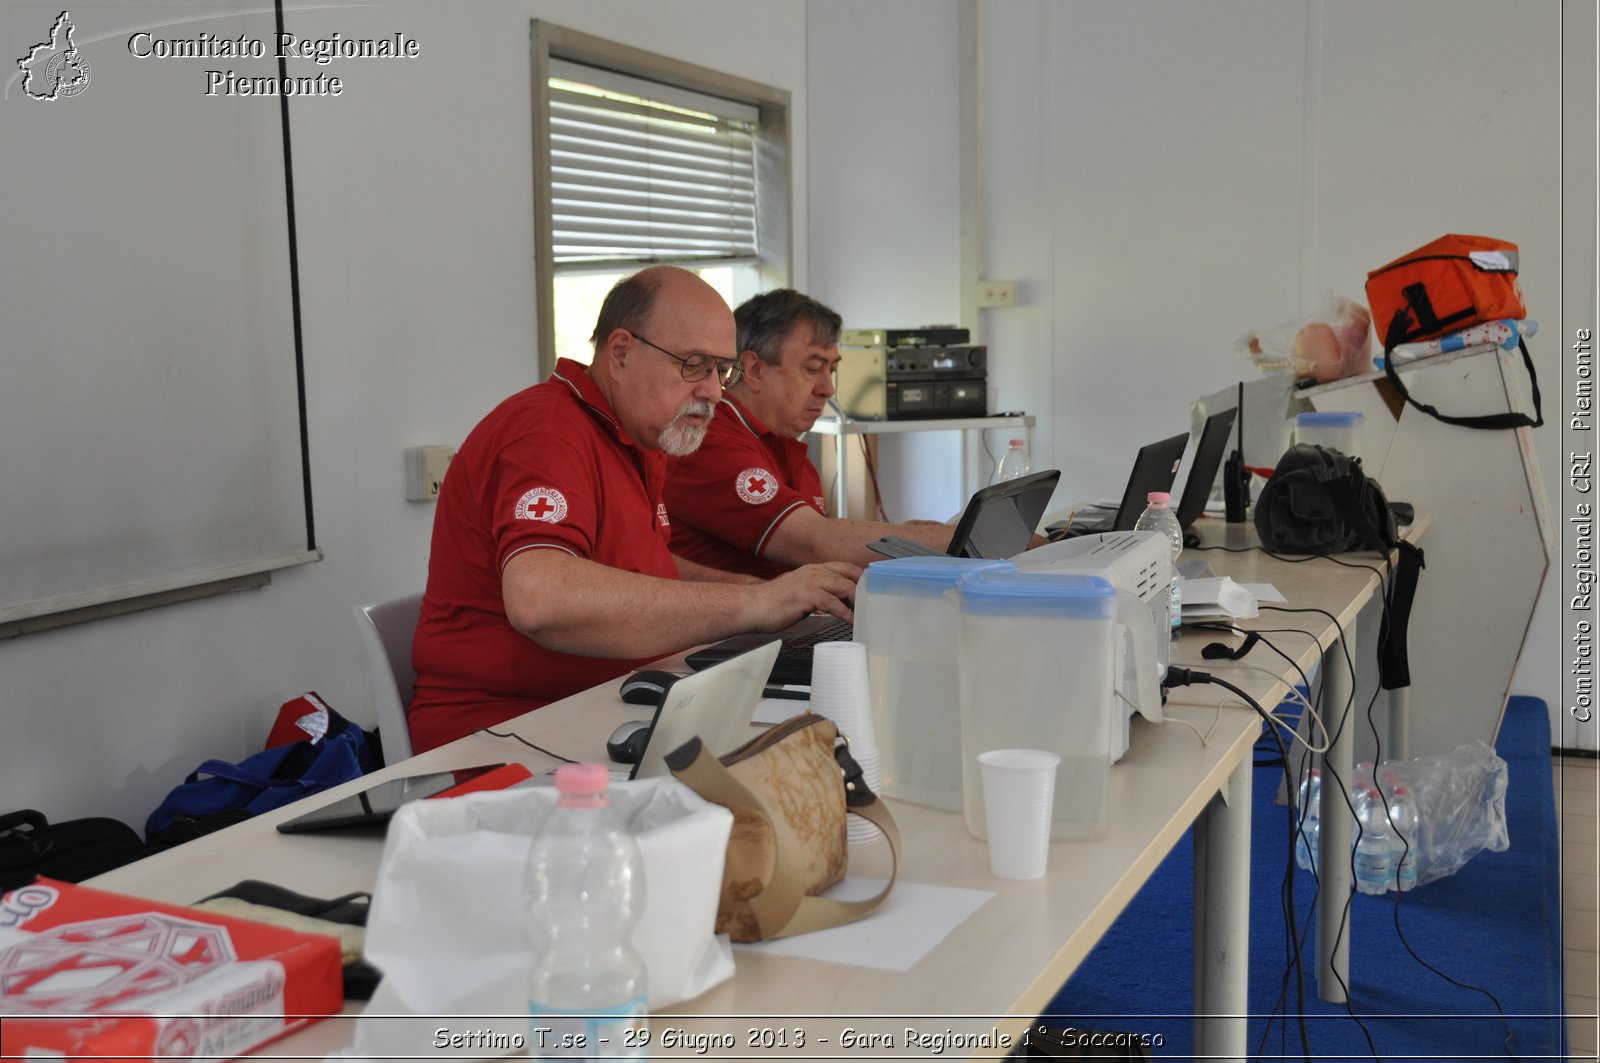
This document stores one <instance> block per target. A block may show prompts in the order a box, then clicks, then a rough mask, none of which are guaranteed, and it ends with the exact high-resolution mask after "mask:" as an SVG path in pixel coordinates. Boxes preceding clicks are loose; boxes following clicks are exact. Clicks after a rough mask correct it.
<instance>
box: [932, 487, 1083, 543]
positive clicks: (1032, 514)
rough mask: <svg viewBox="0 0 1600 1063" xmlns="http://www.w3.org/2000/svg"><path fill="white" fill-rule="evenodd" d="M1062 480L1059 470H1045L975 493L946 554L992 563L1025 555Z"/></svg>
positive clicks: (957, 526)
mask: <svg viewBox="0 0 1600 1063" xmlns="http://www.w3.org/2000/svg"><path fill="white" fill-rule="evenodd" d="M1060 479H1061V472H1060V470H1059V469H1046V470H1045V471H1044V472H1036V473H1032V474H1030V475H1028V476H1019V477H1017V478H1016V479H1014V480H1002V481H1001V482H1000V483H997V484H991V485H989V486H988V487H984V488H981V489H979V490H978V491H976V492H974V493H973V496H972V500H971V501H970V502H968V503H967V508H966V509H965V510H964V511H962V514H961V520H960V522H959V523H958V524H957V525H956V530H955V534H954V535H952V536H951V537H950V548H949V549H948V550H947V551H946V553H948V554H949V555H950V556H951V557H976V558H983V559H985V560H991V561H996V560H1003V559H1005V558H1008V557H1014V556H1016V555H1017V554H1020V553H1022V551H1024V550H1026V549H1027V548H1028V543H1029V542H1030V541H1031V540H1032V539H1033V533H1034V530H1035V529H1037V528H1038V527H1039V521H1040V519H1041V518H1042V517H1043V516H1044V511H1045V507H1047V506H1048V505H1049V504H1050V496H1051V495H1053V494H1055V490H1056V482H1057V481H1058V480H1060Z"/></svg>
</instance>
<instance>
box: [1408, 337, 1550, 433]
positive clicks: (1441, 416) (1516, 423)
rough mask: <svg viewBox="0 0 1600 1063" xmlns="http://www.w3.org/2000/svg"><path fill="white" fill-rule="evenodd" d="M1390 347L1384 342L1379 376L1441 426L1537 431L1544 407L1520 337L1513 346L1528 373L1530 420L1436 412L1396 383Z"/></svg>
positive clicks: (1520, 416)
mask: <svg viewBox="0 0 1600 1063" xmlns="http://www.w3.org/2000/svg"><path fill="white" fill-rule="evenodd" d="M1394 347H1395V344H1394V343H1393V342H1387V343H1385V345H1384V352H1383V375H1384V376H1386V377H1388V378H1389V383H1390V384H1391V385H1392V386H1393V387H1394V389H1395V390H1396V391H1398V392H1399V393H1400V397H1401V398H1403V399H1405V400H1406V401H1407V402H1408V403H1410V404H1411V405H1413V406H1415V407H1416V408H1417V409H1419V410H1421V411H1422V412H1423V413H1425V414H1427V415H1428V416H1430V417H1432V418H1435V419H1436V420H1440V421H1443V422H1444V423H1445V424H1453V425H1459V426H1460V427H1462V428H1481V429H1485V430H1494V429H1504V428H1538V427H1539V426H1541V425H1543V424H1544V407H1543V404H1542V403H1541V402H1540V399H1539V376H1538V374H1537V373H1535V372H1534V371H1533V356H1532V355H1530V354H1529V353H1528V345H1527V344H1526V343H1524V342H1523V341H1522V340H1521V339H1520V338H1519V339H1518V340H1517V347H1518V348H1519V349H1520V350H1521V351H1522V364H1523V365H1524V366H1526V367H1527V370H1528V387H1529V388H1530V389H1531V390H1532V392H1533V416H1532V417H1529V416H1528V415H1527V414H1525V413H1510V412H1507V413H1485V414H1478V415H1475V416H1471V417H1457V416H1454V415H1452V414H1448V413H1440V412H1439V410H1438V408H1437V407H1434V406H1430V405H1428V404H1427V403H1426V402H1418V401H1417V400H1416V399H1414V398H1412V397H1411V392H1409V391H1407V390H1406V386H1405V385H1404V384H1402V383H1401V382H1400V374H1399V372H1397V371H1396V370H1395V366H1394Z"/></svg>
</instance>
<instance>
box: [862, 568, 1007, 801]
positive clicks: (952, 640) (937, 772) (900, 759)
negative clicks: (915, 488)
mask: <svg viewBox="0 0 1600 1063" xmlns="http://www.w3.org/2000/svg"><path fill="white" fill-rule="evenodd" d="M1014 568H1015V566H1013V565H1012V564H1011V562H1009V561H984V560H980V559H976V558H967V557H949V556H946V555H943V554H939V555H928V556H921V557H897V558H889V559H885V560H883V561H875V562H873V563H872V564H870V565H868V566H867V569H866V572H865V573H864V574H863V575H862V577H861V582H860V584H859V585H858V586H857V588H856V621H855V637H856V641H858V642H862V643H865V644H866V647H867V676H868V679H869V681H870V684H871V688H872V722H873V733H874V735H875V736H876V737H877V739H878V750H879V754H880V756H881V757H882V760H881V761H880V764H879V772H880V788H881V789H882V790H883V792H884V793H885V794H887V795H888V796H890V797H894V798H899V799H900V800H902V801H912V802H915V803H916V804H920V805H927V806H929V807H930V808H941V809H945V810H946V811H951V812H956V811H960V809H961V802H962V791H961V787H962V767H961V699H960V679H959V675H958V673H957V661H958V657H957V653H956V645H957V642H958V641H959V639H960V629H961V614H960V610H959V608H958V606H957V600H956V596H955V592H954V588H955V585H956V583H957V581H958V580H960V579H961V578H962V577H963V576H965V575H968V574H971V573H974V572H979V571H986V572H997V571H1007V572H1009V571H1014Z"/></svg>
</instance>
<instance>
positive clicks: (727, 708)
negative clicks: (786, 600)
mask: <svg viewBox="0 0 1600 1063" xmlns="http://www.w3.org/2000/svg"><path fill="white" fill-rule="evenodd" d="M764 638H765V639H766V640H767V641H766V643H765V644H764V645H759V646H756V647H754V648H753V649H751V650H750V651H749V652H748V653H743V654H740V655H738V656H735V657H730V658H728V659H727V660H725V661H722V662H721V663H720V664H717V665H715V666H713V667H711V668H707V669H705V670H704V671H701V672H696V673H695V674H693V675H686V676H684V677H683V678H681V679H679V680H678V681H677V682H676V683H673V684H672V685H671V686H670V687H668V688H667V692H666V694H665V696H663V697H662V699H661V704H660V705H657V706H656V714H655V718H654V719H653V720H652V721H651V723H650V736H649V738H648V739H646V741H645V747H644V752H643V753H641V754H640V755H639V761H638V763H636V764H635V765H634V766H633V771H632V772H630V773H629V775H628V777H629V778H630V779H650V778H654V777H655V776H657V775H667V774H670V773H669V771H668V769H667V764H666V756H667V754H668V753H671V752H672V751H673V750H674V749H677V748H678V747H679V746H681V745H683V744H684V743H685V742H687V741H688V740H689V739H691V738H694V737H695V736H697V735H698V736H699V738H700V741H702V742H704V743H705V745H706V749H708V750H710V751H711V753H713V754H714V755H716V756H719V757H720V756H722V755H723V754H725V753H730V752H732V751H733V750H735V749H737V748H738V747H739V746H741V745H743V744H744V743H745V742H747V741H749V739H750V737H751V734H750V721H751V718H752V717H753V716H755V712H756V702H758V701H760V700H761V690H762V688H763V687H764V686H766V684H767V675H768V673H770V672H771V671H772V662H773V661H774V660H776V659H777V656H778V647H779V645H780V643H779V642H778V637H777V636H776V635H766V636H764Z"/></svg>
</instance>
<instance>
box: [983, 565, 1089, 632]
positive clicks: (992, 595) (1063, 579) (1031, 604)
mask: <svg viewBox="0 0 1600 1063" xmlns="http://www.w3.org/2000/svg"><path fill="white" fill-rule="evenodd" d="M956 590H957V592H958V593H959V594H960V595H961V598H962V604H961V608H962V611H963V612H968V613H976V614H983V615H989V616H1059V617H1068V618H1070V617H1080V618H1084V619H1091V620H1094V619H1100V618H1102V617H1110V616H1112V615H1114V614H1115V612H1116V597H1117V591H1116V588H1115V587H1113V586H1111V584H1110V583H1109V582H1108V581H1106V580H1104V579H1101V578H1100V577H1099V576H1085V575H1078V574H1073V575H1057V574H1047V573H1041V572H1018V571H1016V570H1015V569H1012V570H1011V571H1008V572H1006V571H990V570H979V571H977V572H973V573H969V574H967V575H965V576H962V577H961V579H960V580H959V581H958V582H957V584H956Z"/></svg>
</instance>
